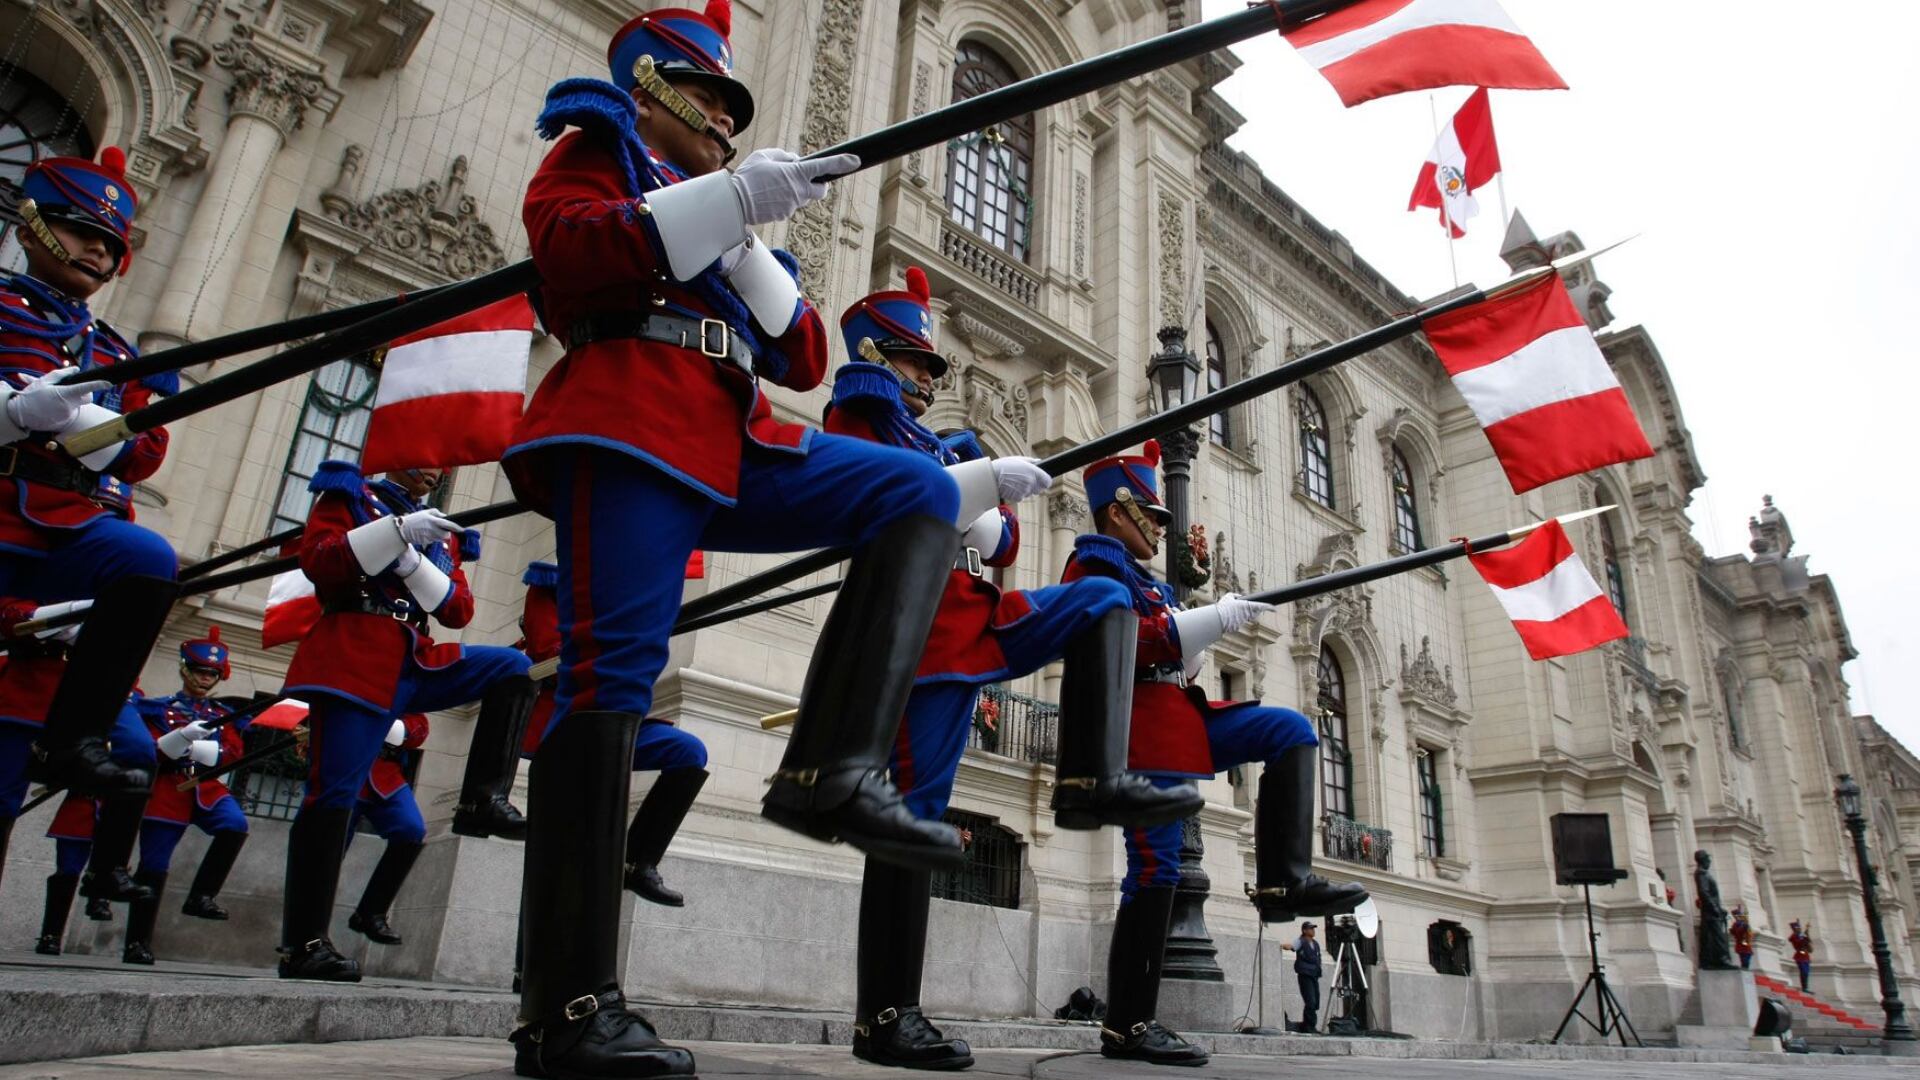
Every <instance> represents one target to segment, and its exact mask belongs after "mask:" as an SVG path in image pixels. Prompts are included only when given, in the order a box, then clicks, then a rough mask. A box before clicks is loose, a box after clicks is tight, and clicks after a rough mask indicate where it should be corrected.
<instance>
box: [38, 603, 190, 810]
mask: <svg viewBox="0 0 1920 1080" xmlns="http://www.w3.org/2000/svg"><path fill="white" fill-rule="evenodd" d="M179 591H180V586H179V584H178V583H177V582H174V581H170V580H167V579H165V578H156V577H145V576H142V575H133V576H131V577H124V578H121V579H120V580H119V581H115V582H113V583H112V584H110V585H108V586H107V587H106V588H104V589H101V590H100V595H99V596H97V597H95V598H94V601H93V607H91V608H89V609H88V611H87V618H86V622H85V623H84V624H83V625H82V626H81V628H80V636H79V637H78V638H76V639H75V640H74V643H73V647H72V648H71V649H69V650H68V652H67V670H66V672H65V673H64V674H63V675H61V677H60V686H59V688H58V689H56V690H55V691H54V694H53V700H52V702H51V703H50V704H49V705H48V707H47V723H46V726H45V727H44V728H42V729H41V730H40V737H39V738H38V739H36V740H34V744H33V761H32V763H31V764H30V766H29V772H30V773H31V775H32V776H33V778H34V779H35V780H38V781H41V782H42V783H45V784H48V785H50V786H55V787H63V788H66V789H67V790H69V791H72V792H76V793H78V794H81V795H99V796H104V797H113V796H119V795H129V794H132V793H134V792H145V791H146V790H147V789H149V788H150V787H152V786H153V771H152V769H151V768H144V769H143V768H128V767H127V766H125V765H122V764H120V763H119V762H116V761H114V760H113V758H112V757H111V756H110V755H109V754H108V752H107V732H109V731H111V730H112V729H113V722H114V719H115V718H116V717H118V716H119V715H120V710H121V708H122V707H124V706H125V705H126V703H127V695H128V694H129V693H130V692H132V690H133V684H134V681H135V680H136V679H138V678H139V677H140V669H141V667H143V666H144V665H145V664H146V662H147V654H148V653H149V652H152V651H153V643H154V640H155V639H156V638H158V637H159V636H160V629H161V627H162V626H164V625H165V624H166V621H167V611H168V610H169V609H170V608H172V606H173V599H174V597H175V596H176V595H177V594H178V593H179Z"/></svg>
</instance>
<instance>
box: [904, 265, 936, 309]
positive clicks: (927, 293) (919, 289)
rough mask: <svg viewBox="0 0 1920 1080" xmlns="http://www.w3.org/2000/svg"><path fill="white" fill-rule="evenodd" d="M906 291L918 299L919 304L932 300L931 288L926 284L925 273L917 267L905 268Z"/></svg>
mask: <svg viewBox="0 0 1920 1080" xmlns="http://www.w3.org/2000/svg"><path fill="white" fill-rule="evenodd" d="M907 291H908V292H910V293H912V294H913V295H915V296H917V297H919V298H920V302H921V303H928V302H930V301H932V299H933V288H932V287H931V286H929V285H928V284H927V272H926V271H925V270H922V269H920V268H919V267H917V266H909V267H907Z"/></svg>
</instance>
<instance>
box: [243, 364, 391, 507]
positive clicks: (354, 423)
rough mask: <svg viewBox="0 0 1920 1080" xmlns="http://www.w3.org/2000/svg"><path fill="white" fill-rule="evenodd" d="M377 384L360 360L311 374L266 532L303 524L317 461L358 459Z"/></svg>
mask: <svg viewBox="0 0 1920 1080" xmlns="http://www.w3.org/2000/svg"><path fill="white" fill-rule="evenodd" d="M379 381H380V372H379V370H378V369H377V368H375V367H374V365H373V362H372V361H371V360H370V359H368V358H367V357H365V356H355V357H349V358H348V359H345V360H336V361H334V362H333V363H331V364H328V365H327V366H326V367H323V368H321V369H320V370H319V371H318V372H317V373H315V374H314V376H313V382H311V383H309V384H308V385H307V401H306V404H305V405H304V406H302V407H301V409H300V429H299V430H298V431H296V432H295V433H294V436H293V448H292V449H291V450H289V451H288V452H287V467H286V470H285V471H284V472H283V473H282V475H281V477H280V495H279V497H278V498H277V499H275V500H274V504H273V522H272V524H271V526H270V527H269V528H268V530H267V531H268V532H270V533H272V532H278V531H280V530H281V529H284V528H287V527H289V526H293V525H304V524H306V521H307V511H308V510H310V509H312V508H313V493H312V492H310V491H308V490H307V481H309V480H311V479H313V473H314V470H315V469H318V468H319V467H320V463H321V462H323V461H326V460H328V459H330V458H337V459H340V460H343V461H358V460H360V447H361V444H362V443H364V442H365V441H366V438H367V421H368V420H369V419H371V418H372V416H373V390H374V387H375V386H376V385H378V384H379Z"/></svg>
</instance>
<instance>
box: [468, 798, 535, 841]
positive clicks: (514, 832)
mask: <svg viewBox="0 0 1920 1080" xmlns="http://www.w3.org/2000/svg"><path fill="white" fill-rule="evenodd" d="M453 831H454V832H455V833H457V834H459V835H461V836H497V837H499V838H500V839H502V840H525V839H526V838H527V818H526V815H524V814H522V813H521V812H520V809H519V807H516V806H514V805H513V804H512V803H510V802H508V801H507V797H506V796H505V795H495V796H493V797H491V798H489V799H486V800H484V801H482V802H477V803H461V804H460V806H459V808H458V809H456V810H455V811H454V812H453Z"/></svg>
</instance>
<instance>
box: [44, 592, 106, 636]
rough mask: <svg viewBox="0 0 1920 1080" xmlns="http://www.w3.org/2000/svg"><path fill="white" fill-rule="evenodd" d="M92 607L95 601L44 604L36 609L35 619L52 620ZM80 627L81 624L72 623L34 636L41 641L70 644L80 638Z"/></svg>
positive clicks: (65, 601) (51, 628)
mask: <svg viewBox="0 0 1920 1080" xmlns="http://www.w3.org/2000/svg"><path fill="white" fill-rule="evenodd" d="M92 606H93V601H91V600H63V601H61V602H60V603H58V604H42V605H40V606H39V607H37V608H34V609H33V617H34V618H36V619H51V618H53V617H54V616H55V615H65V614H66V613H67V612H69V611H85V610H87V609H88V608H90V607H92ZM80 626H81V624H80V623H72V624H70V625H67V626H55V627H50V628H48V629H46V630H42V631H40V632H39V633H37V634H35V635H33V636H34V637H36V638H39V639H40V640H41V641H48V640H53V641H68V642H70V641H72V640H73V639H74V638H77V637H79V636H80Z"/></svg>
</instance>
